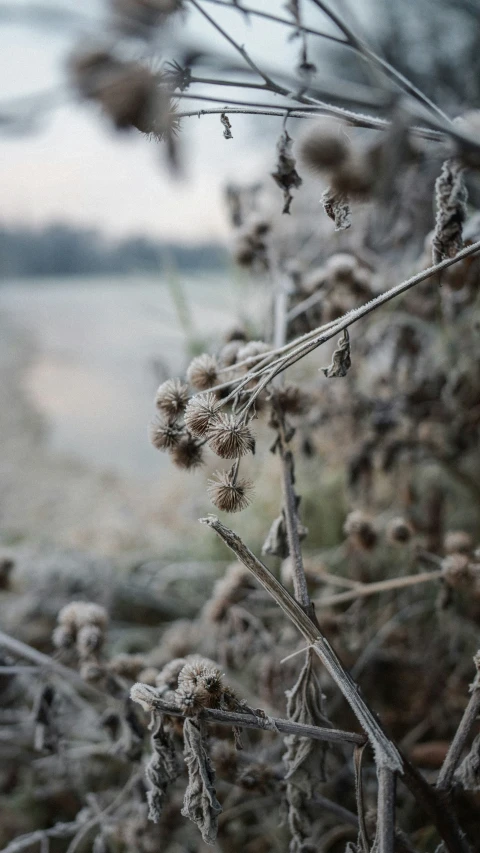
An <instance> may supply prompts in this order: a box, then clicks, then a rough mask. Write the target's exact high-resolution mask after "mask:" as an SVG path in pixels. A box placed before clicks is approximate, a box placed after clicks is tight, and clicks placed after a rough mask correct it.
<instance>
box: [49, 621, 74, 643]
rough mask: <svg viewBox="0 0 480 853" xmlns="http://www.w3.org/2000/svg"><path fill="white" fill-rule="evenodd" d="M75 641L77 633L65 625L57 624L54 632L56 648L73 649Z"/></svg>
mask: <svg viewBox="0 0 480 853" xmlns="http://www.w3.org/2000/svg"><path fill="white" fill-rule="evenodd" d="M74 642H75V634H74V633H72V631H70V630H69V629H68V628H67V627H66V626H65V625H57V627H56V628H55V629H54V631H53V633H52V643H53V645H54V646H55V648H56V649H71V647H72V646H73V644H74Z"/></svg>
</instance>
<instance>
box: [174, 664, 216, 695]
mask: <svg viewBox="0 0 480 853" xmlns="http://www.w3.org/2000/svg"><path fill="white" fill-rule="evenodd" d="M185 688H189V689H192V690H197V689H200V690H201V691H205V692H206V693H207V694H208V696H209V697H210V701H211V702H212V703H214V702H216V701H218V700H219V699H220V698H221V696H222V693H223V679H222V673H221V672H220V670H219V669H218V667H216V666H214V665H213V664H211V663H210V662H209V661H206V660H203V659H202V658H197V659H194V660H192V661H189V662H188V663H186V664H185V666H184V667H183V668H182V670H181V671H180V673H179V675H178V689H179V690H184V689H185ZM202 695H203V694H202Z"/></svg>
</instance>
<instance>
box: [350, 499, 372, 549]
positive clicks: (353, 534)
mask: <svg viewBox="0 0 480 853" xmlns="http://www.w3.org/2000/svg"><path fill="white" fill-rule="evenodd" d="M343 532H344V533H345V535H346V536H348V537H349V538H350V539H351V540H352V541H353V542H354V543H355V544H357V545H358V546H359V547H360V548H365V550H367V551H369V550H370V549H371V548H373V547H374V546H375V544H376V542H377V533H376V530H375V527H374V525H373V521H372V519H371V518H370V516H369V515H367V514H366V513H364V512H362V511H361V510H360V509H356V510H354V511H353V512H350V513H349V514H348V515H347V518H346V519H345V524H344V526H343Z"/></svg>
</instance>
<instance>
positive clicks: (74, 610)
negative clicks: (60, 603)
mask: <svg viewBox="0 0 480 853" xmlns="http://www.w3.org/2000/svg"><path fill="white" fill-rule="evenodd" d="M57 621H58V624H59V625H63V626H64V627H65V628H67V630H69V631H70V632H71V633H73V634H75V633H76V631H77V630H78V629H79V628H82V627H83V626H84V625H98V627H99V628H101V629H102V630H105V628H106V627H107V624H108V613H107V611H106V610H105V608H104V607H102V606H101V604H94V603H93V602H90V601H71V602H70V603H69V604H66V605H65V607H62V609H61V610H60V611H59V613H58V616H57Z"/></svg>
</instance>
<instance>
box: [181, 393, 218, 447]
mask: <svg viewBox="0 0 480 853" xmlns="http://www.w3.org/2000/svg"><path fill="white" fill-rule="evenodd" d="M218 405H219V404H218V400H217V398H216V396H215V394H212V393H208V392H207V393H206V394H196V395H195V397H191V398H190V400H189V401H188V405H187V408H186V409H185V425H186V427H187V429H189V430H190V432H191V433H193V435H198V436H200V437H202V436H204V435H206V433H207V432H208V430H209V428H210V426H212V424H213V423H214V421H215V420H216V418H217V417H218V415H217V409H218Z"/></svg>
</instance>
